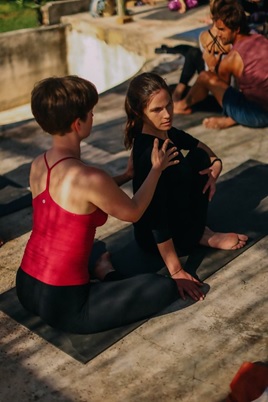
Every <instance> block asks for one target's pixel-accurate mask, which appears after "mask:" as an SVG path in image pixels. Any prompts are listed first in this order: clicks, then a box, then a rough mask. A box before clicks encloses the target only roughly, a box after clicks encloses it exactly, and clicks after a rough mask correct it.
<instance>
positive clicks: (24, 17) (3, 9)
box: [0, 0, 46, 33]
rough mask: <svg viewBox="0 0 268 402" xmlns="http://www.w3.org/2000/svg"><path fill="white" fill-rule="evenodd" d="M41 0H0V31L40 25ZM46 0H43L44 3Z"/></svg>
mask: <svg viewBox="0 0 268 402" xmlns="http://www.w3.org/2000/svg"><path fill="white" fill-rule="evenodd" d="M40 3H41V1H39V0H35V1H33V0H9V1H3V0H0V33H1V32H9V31H15V30H17V29H25V28H36V27H38V26H39V25H40V12H39V11H40V5H41V4H40ZM45 3H46V1H42V5H43V4H45Z"/></svg>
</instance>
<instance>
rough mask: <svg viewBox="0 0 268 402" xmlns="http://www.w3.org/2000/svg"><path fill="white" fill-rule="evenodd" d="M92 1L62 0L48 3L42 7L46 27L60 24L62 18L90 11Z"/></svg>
mask: <svg viewBox="0 0 268 402" xmlns="http://www.w3.org/2000/svg"><path fill="white" fill-rule="evenodd" d="M90 2H91V0H62V1H53V2H48V3H46V4H45V5H44V6H43V7H42V9H41V10H42V17H43V24H44V25H53V24H59V23H60V21H61V17H62V16H64V15H72V14H77V13H82V12H85V11H89V6H90Z"/></svg>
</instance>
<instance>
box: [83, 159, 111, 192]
mask: <svg viewBox="0 0 268 402" xmlns="http://www.w3.org/2000/svg"><path fill="white" fill-rule="evenodd" d="M79 181H80V182H83V185H86V187H91V188H92V187H102V188H105V186H106V185H107V184H109V183H111V182H113V179H112V177H111V176H110V175H109V174H108V173H106V172H105V171H104V170H102V169H99V168H96V167H93V166H88V165H84V164H82V165H81V168H80V169H79Z"/></svg>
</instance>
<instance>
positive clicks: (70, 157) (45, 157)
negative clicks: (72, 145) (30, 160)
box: [44, 152, 77, 189]
mask: <svg viewBox="0 0 268 402" xmlns="http://www.w3.org/2000/svg"><path fill="white" fill-rule="evenodd" d="M46 154H47V153H46V152H45V153H44V159H45V164H46V167H47V183H46V188H47V189H48V188H49V182H50V173H51V170H52V169H53V168H54V167H55V166H57V165H58V164H59V163H60V162H62V161H65V160H66V159H77V158H75V157H74V156H66V157H65V158H61V159H59V160H58V161H57V162H55V163H54V164H53V165H52V166H50V167H49V165H48V161H47V155H46Z"/></svg>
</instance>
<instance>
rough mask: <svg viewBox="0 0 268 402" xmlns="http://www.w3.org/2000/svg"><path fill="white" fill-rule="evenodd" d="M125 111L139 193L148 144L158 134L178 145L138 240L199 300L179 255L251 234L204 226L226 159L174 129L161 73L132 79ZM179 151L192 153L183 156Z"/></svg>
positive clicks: (237, 243)
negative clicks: (160, 258) (227, 231)
mask: <svg viewBox="0 0 268 402" xmlns="http://www.w3.org/2000/svg"><path fill="white" fill-rule="evenodd" d="M125 109H126V114H127V123H126V128H125V146H126V148H133V166H134V178H133V190H134V193H136V192H137V191H139V189H140V186H142V184H143V183H144V180H145V178H146V175H147V174H148V172H149V171H150V169H151V162H150V148H151V146H152V144H153V142H154V141H155V138H158V139H159V141H160V144H162V143H163V142H164V141H165V140H166V139H167V138H168V139H169V141H170V146H174V145H175V146H176V147H177V149H178V151H179V155H178V160H179V164H177V165H176V166H173V167H172V168H167V169H166V170H165V171H164V172H163V173H162V176H161V178H160V180H159V182H158V184H157V188H156V191H155V194H154V197H153V199H152V202H151V203H150V205H149V207H148V209H147V210H146V212H145V213H144V215H143V216H142V217H141V218H140V219H139V221H137V222H136V223H135V224H134V233H135V238H136V241H137V243H138V244H139V245H140V247H141V248H143V249H144V250H145V251H148V252H152V253H154V252H156V253H160V255H161V256H162V258H163V260H164V262H165V264H166V266H167V268H168V270H169V272H170V275H171V276H172V278H173V279H175V281H176V282H177V285H178V289H179V292H180V294H181V296H182V297H184V292H187V293H188V294H190V296H192V297H193V298H195V297H196V298H198V297H199V294H198V288H196V289H189V288H188V285H189V280H190V281H193V283H196V284H197V286H198V282H197V281H196V279H195V278H193V277H191V275H189V274H188V273H187V272H186V271H184V269H183V267H182V265H181V263H180V260H179V255H180V254H181V253H188V252H189V251H190V250H191V249H192V248H193V247H195V246H196V245H198V244H201V245H203V246H207V247H212V248H219V249H224V250H237V249H239V248H241V247H244V245H245V244H246V241H247V236H246V235H243V234H236V233H219V232H214V231H212V230H211V229H210V228H209V227H207V225H206V221H207V209H208V203H209V201H211V200H212V197H213V195H214V193H215V191H216V181H217V179H218V177H219V175H220V173H221V170H222V163H221V160H220V159H219V158H217V156H216V155H215V153H214V152H213V151H212V150H211V149H210V148H209V147H208V146H207V145H206V144H204V143H202V142H201V141H199V140H198V139H196V138H194V137H192V136H191V135H190V134H187V133H185V132H184V131H181V130H178V129H176V128H174V127H172V119H173V102H172V94H171V91H170V89H169V87H168V86H167V84H166V81H165V80H164V79H163V78H162V77H160V76H159V75H157V74H154V73H143V74H140V75H138V76H136V77H135V78H134V79H132V81H131V82H130V85H129V88H128V91H127V95H126V100H125ZM181 150H187V151H189V152H188V154H187V156H186V157H184V156H183V154H182V152H181Z"/></svg>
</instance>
